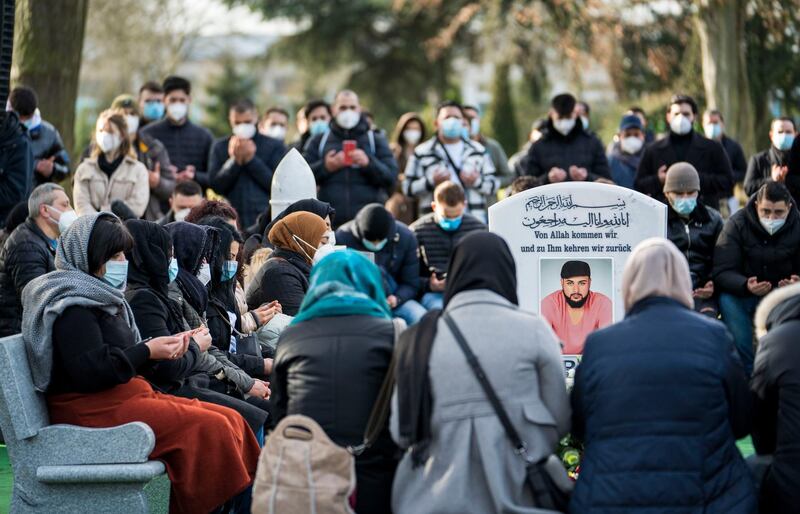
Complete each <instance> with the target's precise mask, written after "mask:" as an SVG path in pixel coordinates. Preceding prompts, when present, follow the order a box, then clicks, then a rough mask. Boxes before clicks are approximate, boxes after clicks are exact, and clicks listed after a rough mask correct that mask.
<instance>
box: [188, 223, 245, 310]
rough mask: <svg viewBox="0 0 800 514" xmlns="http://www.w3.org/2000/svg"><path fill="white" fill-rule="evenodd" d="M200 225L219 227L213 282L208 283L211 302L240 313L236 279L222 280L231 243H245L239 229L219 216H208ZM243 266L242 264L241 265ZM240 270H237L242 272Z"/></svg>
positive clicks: (213, 260)
mask: <svg viewBox="0 0 800 514" xmlns="http://www.w3.org/2000/svg"><path fill="white" fill-rule="evenodd" d="M197 224H198V225H205V226H207V227H212V228H215V229H217V231H218V233H219V243H218V244H217V245H216V246H215V247H214V248H213V252H212V255H211V259H210V260H209V261H208V263H209V264H210V265H211V282H210V283H209V284H208V299H209V302H210V303H212V304H214V305H216V306H217V307H220V308H223V309H224V310H226V311H228V312H233V313H235V314H236V317H237V319H238V317H239V313H238V309H237V308H236V296H235V294H236V293H235V292H236V279H235V278H233V279H231V280H226V281H224V282H223V281H222V265H223V264H224V263H225V261H226V260H228V253H229V252H230V248H231V243H233V242H234V241H236V242H238V243H243V242H244V241H243V240H242V236H241V235H240V234H239V231H238V230H236V229H235V228H233V227H232V226H231V225H230V224H229V223H228V222H227V221H225V220H224V219H223V218H220V217H219V216H206V217H204V218H201V219H200V220H198V222H197ZM239 267H240V268H241V264H240V265H239ZM240 271H241V269H240V270H238V271H237V273H238V272H240Z"/></svg>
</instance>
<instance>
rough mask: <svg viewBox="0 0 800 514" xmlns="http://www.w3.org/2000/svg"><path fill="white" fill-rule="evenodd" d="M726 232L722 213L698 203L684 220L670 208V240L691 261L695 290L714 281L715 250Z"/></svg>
mask: <svg viewBox="0 0 800 514" xmlns="http://www.w3.org/2000/svg"><path fill="white" fill-rule="evenodd" d="M720 232H722V216H721V215H720V213H719V212H718V211H717V210H715V209H712V208H711V207H706V206H705V205H703V203H702V202H697V207H695V208H694V210H693V211H692V212H691V213H689V217H688V218H684V217H682V216H681V215H679V214H678V213H677V212H675V209H673V208H672V207H670V208H669V209H668V210H667V237H668V238H669V240H670V241H672V242H673V243H674V244H675V246H677V247H678V250H680V251H681V252H682V253H683V254H684V255H685V256H686V259H687V260H688V261H689V271H690V272H691V275H692V287H693V288H695V289H696V288H698V287H703V286H705V285H706V282H708V281H709V280H711V270H712V268H713V265H714V246H715V245H716V243H717V238H718V237H719V233H720Z"/></svg>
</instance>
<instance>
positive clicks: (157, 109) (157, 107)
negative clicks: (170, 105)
mask: <svg viewBox="0 0 800 514" xmlns="http://www.w3.org/2000/svg"><path fill="white" fill-rule="evenodd" d="M142 115H144V117H145V118H147V119H148V120H151V121H153V120H160V119H161V118H163V117H164V103H163V102H145V103H144V109H142Z"/></svg>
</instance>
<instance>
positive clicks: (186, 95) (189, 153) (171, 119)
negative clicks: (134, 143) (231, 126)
mask: <svg viewBox="0 0 800 514" xmlns="http://www.w3.org/2000/svg"><path fill="white" fill-rule="evenodd" d="M162 87H163V89H164V103H165V104H166V112H167V117H166V119H163V120H161V121H156V122H153V123H151V124H149V125H148V126H146V127H145V128H144V129H142V134H144V135H145V136H149V137H153V138H155V139H158V140H159V141H161V143H162V144H163V145H164V146H165V147H166V149H167V153H168V154H169V158H170V161H172V164H173V165H174V166H175V167H176V168H177V171H176V173H175V178H176V179H177V180H179V181H180V180H194V181H195V182H197V183H198V184H200V185H201V186H203V187H208V186H209V181H208V156H209V153H210V151H211V145H212V144H213V143H214V137H213V136H212V135H211V132H209V130H208V129H207V128H205V127H201V126H200V125H195V124H194V123H192V121H191V120H189V108H190V107H191V105H192V96H191V93H192V85H191V84H190V83H189V81H188V80H186V79H185V78H183V77H177V76H174V75H173V76H169V77H167V78H166V79H164V84H163V86H162Z"/></svg>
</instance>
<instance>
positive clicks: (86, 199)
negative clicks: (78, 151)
mask: <svg viewBox="0 0 800 514" xmlns="http://www.w3.org/2000/svg"><path fill="white" fill-rule="evenodd" d="M72 194H73V197H74V200H75V212H77V213H78V216H83V215H84V214H93V213H96V212H100V211H109V212H110V211H111V202H113V201H114V200H122V201H123V202H125V205H127V206H128V208H129V209H130V210H131V211H132V212H133V213H134V214H135V215H136V216H137V217H141V216H142V215H143V214H144V211H145V209H147V204H148V202H149V200H150V186H149V184H148V181H147V168H145V167H144V164H142V163H141V162H139V161H137V160H136V159H135V158H133V157H131V156H128V155H126V156H125V157H124V158H123V159H122V162H121V163H120V164H119V167H118V168H117V169H116V170H115V171H114V173H112V174H111V178H110V179H109V177H108V175H106V174H105V173H104V172H103V171H102V170H101V169H100V166H99V165H98V164H97V158H96V157H93V158H90V159H87V160H85V161H83V162H82V163H81V164H80V166H78V169H77V170H75V183H74V185H73V191H72Z"/></svg>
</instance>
